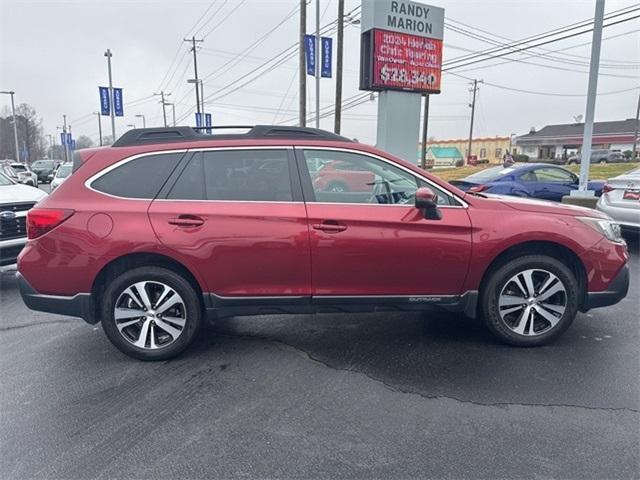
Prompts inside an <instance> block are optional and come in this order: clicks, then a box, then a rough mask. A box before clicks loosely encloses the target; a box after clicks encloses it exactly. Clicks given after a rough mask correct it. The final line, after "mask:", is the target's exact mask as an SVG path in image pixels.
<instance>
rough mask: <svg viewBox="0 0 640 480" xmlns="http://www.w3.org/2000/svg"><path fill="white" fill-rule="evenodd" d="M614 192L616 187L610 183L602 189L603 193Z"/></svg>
mask: <svg viewBox="0 0 640 480" xmlns="http://www.w3.org/2000/svg"><path fill="white" fill-rule="evenodd" d="M613 190H615V187H613V186H611V185H609V184H608V183H605V184H604V187H602V193H609V192H611V191H613Z"/></svg>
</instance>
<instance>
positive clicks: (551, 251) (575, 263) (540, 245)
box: [478, 240, 587, 310]
mask: <svg viewBox="0 0 640 480" xmlns="http://www.w3.org/2000/svg"><path fill="white" fill-rule="evenodd" d="M531 254H535V255H547V256H550V257H552V258H555V259H556V260H559V261H561V262H562V263H564V264H565V265H566V266H567V267H569V269H571V271H572V272H573V274H574V275H575V277H576V280H577V281H578V288H579V291H580V298H579V299H578V307H579V309H580V310H582V308H583V307H584V305H585V301H586V297H587V272H586V270H585V267H584V264H583V263H582V260H580V257H579V256H578V255H577V254H576V253H575V252H574V251H573V250H571V249H570V248H569V247H567V246H565V245H562V244H560V243H557V242H552V241H546V240H533V241H527V242H521V243H517V244H515V245H511V246H509V247H507V248H505V249H504V250H502V251H501V252H499V253H498V254H497V255H496V256H495V257H494V258H493V259H492V260H491V262H490V263H489V265H488V266H487V268H486V269H485V271H484V273H483V274H482V279H481V280H480V288H479V292H478V293H479V298H482V295H483V294H484V285H485V284H486V282H487V279H488V278H489V276H490V275H491V274H492V273H493V272H494V271H495V270H497V269H498V268H499V267H500V266H502V265H503V264H504V263H505V262H508V261H509V260H510V259H513V258H517V257H519V256H523V255H531Z"/></svg>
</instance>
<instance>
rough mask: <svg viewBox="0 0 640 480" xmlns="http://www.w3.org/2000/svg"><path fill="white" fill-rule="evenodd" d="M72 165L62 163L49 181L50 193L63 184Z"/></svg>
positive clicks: (69, 173)
mask: <svg viewBox="0 0 640 480" xmlns="http://www.w3.org/2000/svg"><path fill="white" fill-rule="evenodd" d="M72 168H73V165H72V164H70V163H63V164H62V165H60V166H59V167H58V170H56V174H55V175H54V176H53V180H51V191H52V192H53V191H54V190H55V189H56V188H58V187H59V186H60V184H61V183H62V182H64V181H65V180H66V179H67V178H68V177H69V175H71V170H72Z"/></svg>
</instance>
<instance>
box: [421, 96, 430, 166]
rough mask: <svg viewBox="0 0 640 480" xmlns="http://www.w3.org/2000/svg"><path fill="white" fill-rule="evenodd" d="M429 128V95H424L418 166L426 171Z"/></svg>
mask: <svg viewBox="0 0 640 480" xmlns="http://www.w3.org/2000/svg"><path fill="white" fill-rule="evenodd" d="M428 127H429V94H426V95H424V119H423V120H422V157H421V158H420V166H421V167H422V169H423V170H426V169H427V128H428Z"/></svg>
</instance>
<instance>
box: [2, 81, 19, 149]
mask: <svg viewBox="0 0 640 480" xmlns="http://www.w3.org/2000/svg"><path fill="white" fill-rule="evenodd" d="M0 93H4V94H5V95H11V115H12V116H13V141H14V142H15V146H16V161H17V162H19V161H20V146H19V144H18V120H17V119H16V105H15V103H14V101H13V96H14V95H15V93H16V92H14V91H13V90H11V91H5V92H0Z"/></svg>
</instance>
